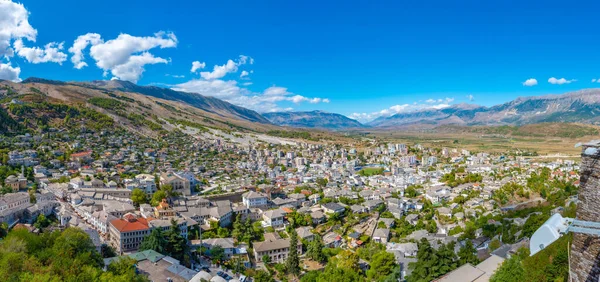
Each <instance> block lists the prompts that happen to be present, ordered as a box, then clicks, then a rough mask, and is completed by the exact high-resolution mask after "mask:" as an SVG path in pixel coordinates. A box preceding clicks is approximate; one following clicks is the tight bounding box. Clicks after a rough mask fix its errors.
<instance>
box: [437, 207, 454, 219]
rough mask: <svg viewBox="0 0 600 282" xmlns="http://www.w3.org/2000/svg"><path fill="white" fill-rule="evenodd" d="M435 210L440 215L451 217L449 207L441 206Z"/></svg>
mask: <svg viewBox="0 0 600 282" xmlns="http://www.w3.org/2000/svg"><path fill="white" fill-rule="evenodd" d="M437 212H438V214H439V215H440V216H446V217H448V218H450V217H452V210H451V209H449V208H446V207H441V208H438V209H437Z"/></svg>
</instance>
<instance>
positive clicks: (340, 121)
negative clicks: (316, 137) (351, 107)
mask: <svg viewBox="0 0 600 282" xmlns="http://www.w3.org/2000/svg"><path fill="white" fill-rule="evenodd" d="M263 116H264V117H265V118H267V119H268V120H269V121H271V122H272V123H273V124H276V125H279V126H290V127H300V128H321V129H330V130H341V129H349V128H365V127H367V126H365V125H363V124H362V123H360V122H358V121H357V120H354V119H351V118H349V117H347V116H344V115H341V114H337V113H330V112H325V111H320V110H314V111H298V112H272V113H264V114H263Z"/></svg>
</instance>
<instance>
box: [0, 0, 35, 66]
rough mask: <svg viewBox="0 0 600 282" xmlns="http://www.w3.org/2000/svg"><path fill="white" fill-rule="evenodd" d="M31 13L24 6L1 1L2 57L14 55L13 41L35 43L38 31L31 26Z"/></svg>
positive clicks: (0, 49) (0, 33) (0, 43)
mask: <svg viewBox="0 0 600 282" xmlns="http://www.w3.org/2000/svg"><path fill="white" fill-rule="evenodd" d="M28 18H29V12H28V11H27V9H25V7H24V6H23V4H20V3H14V2H11V1H5V0H4V1H0V57H5V58H9V57H12V56H13V54H14V51H13V49H12V48H11V45H10V43H11V40H13V39H21V38H26V39H28V40H30V41H34V42H35V38H36V36H37V30H36V29H35V28H33V27H32V26H31V25H30V24H29V19H28Z"/></svg>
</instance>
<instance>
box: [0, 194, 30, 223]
mask: <svg viewBox="0 0 600 282" xmlns="http://www.w3.org/2000/svg"><path fill="white" fill-rule="evenodd" d="M30 206H31V203H30V202H29V194H28V193H26V192H18V193H9V194H6V195H3V196H1V197H0V222H5V223H8V224H13V223H15V222H17V221H18V220H19V219H20V218H22V217H23V216H24V214H25V210H26V209H27V208H28V207H30Z"/></svg>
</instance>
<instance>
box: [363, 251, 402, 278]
mask: <svg viewBox="0 0 600 282" xmlns="http://www.w3.org/2000/svg"><path fill="white" fill-rule="evenodd" d="M370 265H371V268H370V269H369V270H368V271H367V277H369V279H371V280H375V281H379V280H380V279H382V278H383V277H386V276H388V275H389V274H390V273H392V271H393V270H394V268H395V267H396V257H395V256H394V255H393V254H391V253H388V252H385V251H384V252H379V253H376V254H375V255H373V259H372V260H371V261H370Z"/></svg>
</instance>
